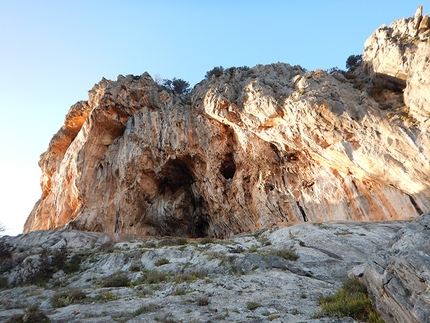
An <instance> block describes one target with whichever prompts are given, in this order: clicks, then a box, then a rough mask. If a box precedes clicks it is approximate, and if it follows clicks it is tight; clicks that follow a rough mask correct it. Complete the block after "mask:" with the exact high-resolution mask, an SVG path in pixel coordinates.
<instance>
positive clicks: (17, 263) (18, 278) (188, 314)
mask: <svg viewBox="0 0 430 323" xmlns="http://www.w3.org/2000/svg"><path fill="white" fill-rule="evenodd" d="M404 226H405V223H404V221H391V222H386V223H383V222H378V223H365V222H363V223H351V222H349V223H325V224H318V223H315V224H311V223H299V224H296V225H292V226H289V227H273V228H270V229H266V230H265V229H262V230H260V231H258V232H254V233H248V234H241V235H239V236H235V237H232V238H231V239H229V240H208V239H207V238H203V239H198V240H196V239H188V241H187V240H186V239H154V238H149V239H136V238H134V239H131V238H132V237H127V236H125V235H120V234H108V233H97V232H82V231H74V230H71V231H38V232H30V233H28V234H24V235H20V236H18V237H2V238H0V251H1V252H0V271H1V272H2V276H0V278H3V280H1V279H0V283H2V285H0V322H6V321H7V320H8V319H11V317H13V316H14V315H21V316H22V315H23V314H24V313H25V310H26V308H29V307H33V308H34V307H35V306H36V305H38V306H39V311H41V312H43V313H45V314H46V315H47V316H48V317H49V319H50V321H51V322H86V323H95V322H118V321H121V322H173V321H174V322H184V323H185V322H196V323H197V322H209V321H213V322H215V321H216V322H275V323H276V322H278V323H281V322H312V323H328V322H337V323H353V322H356V321H354V320H353V319H351V318H337V317H336V318H330V317H328V316H327V314H324V313H323V312H322V311H321V308H320V306H319V299H320V297H321V296H327V295H329V294H334V293H335V292H336V291H337V290H338V289H339V288H340V286H341V284H342V282H343V280H345V279H346V277H347V272H348V270H349V269H351V268H352V267H355V266H360V265H363V264H364V263H365V262H366V261H368V259H369V258H370V257H371V256H372V254H373V251H374V249H375V248H379V249H387V248H388V244H389V242H390V241H391V239H392V238H393V236H394V235H395V234H396V232H397V231H398V230H399V229H401V228H402V227H404ZM127 239H128V240H127ZM292 250H294V252H293V254H295V255H296V256H298V259H296V257H294V258H290V259H285V258H284V257H282V256H280V255H281V253H280V252H281V251H292ZM5 251H9V254H10V255H9V256H8V253H7V252H5ZM287 254H289V253H287ZM47 255H48V256H47ZM59 255H60V256H62V257H59ZM61 259H63V262H61V261H59V260H61ZM71 264H74V266H71ZM46 273H50V276H49V277H48V276H46ZM42 275H45V279H46V280H45V281H40V280H39V278H40V276H42ZM120 278H121V279H120ZM4 280H6V281H7V285H8V286H7V287H6V288H5V285H6V283H5V282H4ZM249 304H251V305H253V306H252V307H251V306H250V305H249ZM163 318H165V319H163ZM168 318H170V320H168ZM15 321H17V320H15ZM403 322H408V321H403ZM423 322H424V321H423Z"/></svg>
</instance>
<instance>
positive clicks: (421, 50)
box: [363, 6, 430, 121]
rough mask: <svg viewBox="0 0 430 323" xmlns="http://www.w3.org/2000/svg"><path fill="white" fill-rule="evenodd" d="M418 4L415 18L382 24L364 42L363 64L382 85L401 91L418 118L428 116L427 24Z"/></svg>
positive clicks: (429, 47)
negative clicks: (387, 24)
mask: <svg viewBox="0 0 430 323" xmlns="http://www.w3.org/2000/svg"><path fill="white" fill-rule="evenodd" d="M422 12H423V8H422V6H419V7H418V9H417V10H416V12H415V15H414V17H410V18H407V19H405V18H402V19H399V20H396V21H394V22H393V23H391V24H390V25H389V26H388V27H387V26H386V25H382V26H381V27H380V28H378V29H377V30H376V31H375V32H374V33H373V34H372V35H371V36H370V37H369V38H368V39H367V41H366V42H365V44H364V46H365V50H364V52H363V66H364V68H365V69H366V70H367V71H368V73H369V74H370V75H371V76H372V77H373V78H374V80H375V81H376V82H378V83H380V84H383V85H384V86H388V87H391V88H394V89H397V90H404V99H405V105H406V106H408V107H409V108H410V113H411V115H412V116H413V117H414V118H416V119H417V120H419V121H426V120H428V119H429V117H430V105H429V103H430V102H429V97H430V90H429V86H428V84H429V82H430V43H429V41H430V28H429V27H430V26H429V17H428V15H427V14H425V15H423V13H422Z"/></svg>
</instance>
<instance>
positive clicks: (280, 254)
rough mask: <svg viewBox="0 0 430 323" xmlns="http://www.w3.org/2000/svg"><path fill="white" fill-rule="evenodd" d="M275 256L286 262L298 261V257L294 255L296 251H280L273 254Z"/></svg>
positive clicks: (292, 249)
mask: <svg viewBox="0 0 430 323" xmlns="http://www.w3.org/2000/svg"><path fill="white" fill-rule="evenodd" d="M273 253H274V254H275V255H276V256H278V257H281V258H284V259H286V260H291V261H296V260H298V259H299V255H298V254H297V253H296V249H294V248H290V249H282V250H276V251H274V252H273Z"/></svg>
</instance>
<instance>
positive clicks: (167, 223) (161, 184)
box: [155, 156, 210, 238]
mask: <svg viewBox="0 0 430 323" xmlns="http://www.w3.org/2000/svg"><path fill="white" fill-rule="evenodd" d="M194 165H195V164H194V162H193V160H192V159H191V158H190V157H189V156H188V157H184V158H183V159H171V160H169V161H167V163H166V164H165V165H164V167H163V169H162V170H161V172H160V173H159V174H158V175H159V180H158V194H157V197H156V199H157V200H158V202H157V203H156V204H157V205H159V206H161V207H159V208H158V209H157V211H156V212H157V216H156V217H157V218H158V220H157V221H156V222H155V226H156V227H157V230H158V231H159V232H160V234H163V235H170V236H183V237H193V238H200V237H206V236H208V232H209V227H210V224H209V222H208V219H209V216H208V215H207V204H206V203H205V200H204V199H203V197H202V196H201V194H200V190H199V188H198V185H193V184H194V183H195V181H196V179H195V178H194V176H193V172H192V170H193V169H194Z"/></svg>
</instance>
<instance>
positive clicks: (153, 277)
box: [137, 270, 169, 284]
mask: <svg viewBox="0 0 430 323" xmlns="http://www.w3.org/2000/svg"><path fill="white" fill-rule="evenodd" d="M167 280H169V275H168V274H166V273H162V272H159V271H157V270H145V271H143V275H142V277H141V278H140V279H139V280H138V281H137V283H141V284H158V283H162V282H166V281H167Z"/></svg>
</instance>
